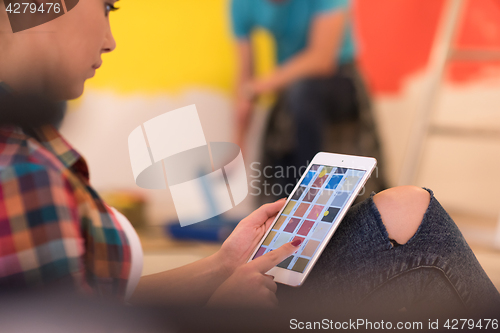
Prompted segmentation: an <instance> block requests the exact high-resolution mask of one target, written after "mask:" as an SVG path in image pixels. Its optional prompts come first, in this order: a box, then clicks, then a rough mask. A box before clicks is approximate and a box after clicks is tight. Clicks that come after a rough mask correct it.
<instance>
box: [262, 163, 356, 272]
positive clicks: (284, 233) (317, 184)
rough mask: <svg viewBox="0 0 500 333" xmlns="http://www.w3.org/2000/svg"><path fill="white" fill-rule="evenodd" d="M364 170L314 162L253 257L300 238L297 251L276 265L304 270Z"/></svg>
mask: <svg viewBox="0 0 500 333" xmlns="http://www.w3.org/2000/svg"><path fill="white" fill-rule="evenodd" d="M364 173H365V171H362V170H355V169H348V168H337V167H332V166H326V165H318V164H314V165H312V166H311V168H310V169H309V170H308V171H307V174H306V175H305V176H304V179H303V180H302V182H301V183H300V185H299V186H298V187H297V190H296V191H295V192H294V193H293V194H292V196H291V199H290V201H289V202H288V203H287V205H286V207H285V208H284V209H283V212H282V214H281V215H280V217H279V218H278V220H277V221H276V223H275V224H274V225H273V227H272V229H271V231H270V232H269V234H268V235H267V237H266V238H265V239H264V242H263V243H262V245H261V247H260V248H259V249H258V250H257V252H256V254H255V256H254V257H253V259H255V258H258V257H260V256H261V255H263V254H265V253H267V252H269V251H272V250H274V249H277V248H278V247H280V246H282V245H283V244H285V243H287V242H291V241H293V240H296V239H301V240H302V244H301V245H300V248H299V250H298V251H297V252H296V253H295V254H294V255H292V256H290V257H288V258H287V259H285V260H283V261H282V262H281V263H280V264H278V265H277V266H278V267H281V268H284V269H289V270H292V271H296V272H299V273H302V272H304V270H305V269H306V268H307V266H308V264H309V262H310V261H311V259H312V258H313V256H314V255H315V254H316V252H317V250H318V248H319V247H320V244H321V241H322V240H323V239H324V238H325V237H326V235H327V234H328V232H329V231H330V230H331V228H332V226H334V225H335V223H337V222H338V219H337V217H338V215H339V213H340V212H341V211H342V208H343V207H344V206H345V204H346V203H347V201H348V199H349V197H350V195H351V194H352V192H353V190H354V189H355V188H356V186H357V185H358V183H359V182H360V180H361V178H362V177H363V175H364Z"/></svg>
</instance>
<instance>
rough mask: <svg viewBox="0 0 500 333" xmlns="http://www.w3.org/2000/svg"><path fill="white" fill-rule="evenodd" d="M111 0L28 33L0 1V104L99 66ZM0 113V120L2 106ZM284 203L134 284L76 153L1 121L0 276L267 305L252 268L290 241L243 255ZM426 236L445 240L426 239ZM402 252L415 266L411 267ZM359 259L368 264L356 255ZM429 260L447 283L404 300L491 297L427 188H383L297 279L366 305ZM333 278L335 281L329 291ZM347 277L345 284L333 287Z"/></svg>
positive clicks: (80, 77)
mask: <svg viewBox="0 0 500 333" xmlns="http://www.w3.org/2000/svg"><path fill="white" fill-rule="evenodd" d="M34 2H35V3H37V4H38V2H37V1H34ZM114 4H115V1H110V0H85V1H80V3H79V4H78V6H77V7H76V8H74V9H73V10H72V11H70V12H68V13H67V14H65V15H64V16H61V17H59V18H57V19H56V20H53V21H50V22H48V23H46V24H44V25H41V26H37V27H35V28H32V29H31V33H16V34H13V33H11V32H10V31H11V30H10V27H9V21H8V18H7V15H6V13H5V7H4V6H3V5H0V32H1V36H2V39H0V59H1V61H0V79H1V81H2V82H3V83H2V84H1V85H0V91H1V92H0V96H3V97H2V100H3V101H5V100H11V99H13V98H14V99H15V98H16V97H17V99H18V100H19V99H21V101H24V99H23V98H26V97H24V96H28V95H29V96H38V97H40V96H41V97H40V98H41V99H42V100H43V101H44V103H48V104H50V103H51V102H60V101H63V100H68V99H72V98H76V97H78V96H80V95H81V94H82V92H83V86H84V82H85V81H86V80H87V79H88V78H90V77H92V76H93V75H94V74H95V71H96V70H97V69H98V68H99V67H100V66H101V63H102V61H101V55H102V54H103V53H106V52H111V51H113V49H114V48H115V46H116V45H115V41H114V39H113V36H112V34H111V30H110V26H109V20H108V15H109V13H110V12H111V11H113V10H115V9H116V8H115V7H114ZM36 15H43V14H36ZM6 96H7V97H6ZM2 103H3V102H2ZM14 104H15V103H14ZM14 104H13V103H11V104H10V105H11V106H12V105H14ZM48 104H47V105H48ZM5 105H6V104H0V106H2V107H3V108H4V107H5ZM25 105H26V104H25ZM36 105H41V104H39V103H37V104H36ZM41 110H45V109H43V108H42V109H41ZM1 111H2V112H1V114H8V113H9V112H10V111H12V109H2V110H1ZM47 114H49V112H47ZM4 119H5V118H4ZM10 122H12V121H10ZM283 204H284V200H279V201H277V202H274V203H272V204H267V205H264V206H262V207H261V208H259V209H258V210H256V211H255V212H253V213H252V214H251V215H249V216H248V217H247V218H245V219H244V220H242V221H241V222H240V223H239V225H238V226H237V228H236V229H235V230H234V232H233V233H232V234H231V236H230V237H229V238H228V239H227V240H226V241H225V242H224V244H223V245H222V246H221V248H220V250H219V251H218V252H217V253H216V254H214V255H212V256H210V257H207V258H204V259H202V260H199V261H197V262H195V263H192V264H190V265H187V266H184V267H181V268H177V269H174V270H171V271H166V272H162V273H158V274H154V275H150V276H145V277H142V278H140V281H139V282H138V285H137V287H136V284H137V280H139V275H140V269H137V267H140V265H141V263H140V262H141V260H142V258H141V257H140V255H141V253H142V252H141V250H140V243H139V242H138V239H137V235H136V234H135V232H134V231H133V229H132V228H131V226H130V224H129V223H128V221H126V219H124V217H123V216H122V215H120V214H119V213H118V212H117V211H116V210H114V209H112V208H110V207H108V206H107V205H106V204H105V203H104V202H103V201H102V200H101V198H100V197H99V195H98V193H96V191H95V190H94V189H93V188H92V186H91V184H90V182H89V171H88V169H87V165H86V162H85V159H84V158H83V157H82V156H81V155H80V154H79V153H78V152H77V151H76V150H74V149H73V148H72V147H71V146H70V145H69V144H68V143H67V142H66V141H65V140H64V138H63V137H62V136H61V135H60V134H59V133H58V131H57V130H56V128H55V127H54V126H52V125H50V124H48V125H47V124H44V125H39V124H38V125H36V126H35V125H34V124H29V123H27V122H26V121H24V123H22V124H21V125H19V124H12V123H11V124H9V125H5V124H4V125H2V126H1V127H0V284H1V285H2V286H3V287H5V286H13V285H15V286H21V287H24V286H41V287H45V286H51V285H56V286H59V285H66V286H70V287H72V288H74V289H76V290H78V291H79V292H84V293H90V294H97V295H102V296H112V297H117V298H120V299H128V300H129V301H130V302H132V303H133V302H142V301H146V302H171V303H173V304H190V305H206V304H208V305H211V306H228V305H232V304H236V305H242V304H243V305H258V306H274V305H276V303H277V298H276V290H277V285H276V283H275V282H274V281H273V278H272V277H270V276H267V275H265V272H267V271H268V270H269V269H270V268H271V267H273V266H275V265H276V264H278V263H280V262H281V261H282V260H284V259H285V258H287V257H288V256H289V255H290V254H292V253H293V252H295V251H296V250H297V249H298V247H299V246H300V245H301V244H300V242H293V243H287V244H285V245H283V246H282V247H281V248H279V249H277V250H275V251H273V252H270V253H268V254H265V255H263V256H261V257H259V258H258V259H256V260H254V261H252V262H250V263H246V261H247V259H248V258H249V256H250V254H251V252H252V250H253V249H254V248H255V246H256V245H257V243H258V241H259V240H260V238H261V237H262V236H263V235H264V233H265V231H266V230H267V228H268V227H269V226H270V223H271V222H272V221H273V218H274V216H275V215H276V214H277V212H278V211H279V210H280V209H281V207H282V206H283ZM436 235H438V236H439V237H441V238H442V239H445V240H446V241H447V242H449V243H450V247H448V246H445V245H443V244H441V243H439V242H438V243H436V238H435V236H436ZM407 242H408V245H406V243H407ZM398 244H401V245H399V246H396V245H398ZM452 247H453V249H452ZM353 249H354V251H352V250H353ZM429 249H430V251H431V252H428V251H429ZM346 251H347V252H346ZM450 251H455V253H453V252H450ZM414 253H418V256H419V257H420V258H421V259H422V260H421V261H418V262H417V261H415V262H413V261H411V258H412V256H413V254H414ZM339 255H340V256H339ZM365 256H366V258H371V260H372V262H370V261H368V262H366V261H364V259H363V258H365ZM361 259H363V260H361ZM438 259H439V260H438ZM333 262H335V265H336V266H335V269H332V263H333ZM459 262H462V263H464V264H465V266H466V268H467V269H465V270H464V269H463V265H462V266H460V265H459V264H458V263H459ZM367 263H369V264H367ZM138 265H139V266H138ZM429 266H430V267H434V270H433V272H434V271H435V272H439V273H441V272H444V274H445V275H444V276H441V275H439V274H438V275H436V276H433V277H434V278H435V279H436V281H440V282H443V281H445V282H446V281H449V280H451V282H452V286H459V287H460V288H456V289H455V288H451V289H446V290H445V292H446V294H445V295H444V296H443V292H441V293H439V292H438V293H434V290H433V291H432V292H431V293H428V292H427V290H425V288H424V289H422V290H420V289H418V290H412V291H411V292H410V293H411V296H418V297H420V296H425V297H430V296H434V297H435V299H432V298H429V301H430V302H431V301H433V300H434V301H436V299H437V300H442V299H446V297H445V296H450V295H451V296H453V297H458V299H460V301H461V303H460V304H459V305H460V306H463V307H466V308H474V307H478V306H479V300H480V299H481V300H484V295H485V294H489V296H488V298H487V299H488V300H491V301H492V302H493V301H494V300H497V298H498V293H496V294H495V292H496V290H495V288H494V287H493V285H492V284H491V282H490V281H489V280H488V277H487V276H486V274H485V273H484V271H483V270H482V269H481V266H480V265H479V263H478V262H477V260H475V257H474V255H473V254H472V251H471V250H470V248H469V247H468V246H467V244H466V243H465V241H464V240H463V237H462V236H461V234H460V232H459V231H458V229H457V228H456V226H455V225H454V223H453V221H451V219H449V217H448V216H447V214H446V212H444V210H443V209H442V208H441V206H439V204H438V203H437V201H436V199H435V198H434V197H433V196H432V193H431V192H430V191H426V190H423V189H420V188H416V187H401V188H394V189H389V190H386V191H383V192H381V193H379V194H376V195H374V196H373V195H372V197H370V198H369V199H367V200H366V201H364V202H362V203H361V204H359V205H357V206H355V207H353V208H352V209H351V210H350V212H349V213H348V215H347V216H346V220H345V221H344V222H343V223H342V225H341V227H340V228H339V229H338V231H337V233H336V234H335V236H334V238H333V239H332V241H331V242H330V244H329V246H328V248H327V249H326V251H325V253H324V254H323V255H322V257H321V261H320V262H319V263H318V265H317V266H316V267H315V269H314V271H313V273H312V276H311V278H310V283H309V282H308V283H306V285H305V286H304V287H306V286H310V289H311V290H318V289H317V288H320V289H319V290H322V291H323V292H325V291H328V292H329V293H332V294H338V297H339V298H338V299H337V300H340V299H342V297H343V298H345V296H347V298H346V299H350V301H349V302H350V303H356V302H358V301H362V300H363V299H368V300H373V299H374V298H373V297H374V296H375V295H377V291H379V290H382V289H384V287H385V286H388V285H389V286H390V285H391V284H392V283H394V282H398V283H403V285H404V281H403V282H401V280H398V279H396V281H395V277H396V276H401V275H404V276H407V277H411V278H412V279H415V280H416V281H423V277H422V275H420V274H421V272H420V270H419V269H418V268H419V267H429ZM366 269H368V271H369V275H366V274H365V273H366ZM350 272H352V273H353V274H355V275H356V276H357V278H355V275H353V274H351V273H350ZM337 273H338V274H337ZM405 274H406V275H405ZM426 276H428V274H427V275H426ZM450 276H451V278H450V279H448V277H450ZM334 280H335V281H336V282H337V283H336V284H335V285H330V282H329V281H334ZM308 281H309V280H308ZM347 282H349V283H347ZM446 283H448V282H446ZM348 285H350V286H351V287H353V288H355V289H354V290H353V289H345V288H346V287H347V286H348ZM338 286H341V287H342V290H341V291H342V293H339V291H340V290H339V288H338ZM280 289H281V288H280ZM349 290H353V292H352V293H349V292H348V291H349ZM387 295H392V293H391V292H390V291H389V292H387ZM405 295H406V294H405ZM408 295H410V294H408ZM130 296H131V297H130ZM438 296H441V297H438ZM129 297H130V298H129ZM284 297H285V296H284ZM375 299H376V298H375ZM448 299H449V298H448ZM404 301H405V302H406V300H404ZM402 302H403V300H402V301H399V302H397V305H401V304H403V303H402ZM410 303H411V302H410ZM410 303H404V304H406V306H410ZM488 303H491V302H488Z"/></svg>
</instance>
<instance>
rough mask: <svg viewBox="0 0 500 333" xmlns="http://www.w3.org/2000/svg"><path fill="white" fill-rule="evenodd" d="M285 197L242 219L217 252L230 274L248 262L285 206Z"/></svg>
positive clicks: (219, 259)
mask: <svg viewBox="0 0 500 333" xmlns="http://www.w3.org/2000/svg"><path fill="white" fill-rule="evenodd" d="M284 204H285V199H284V198H283V199H280V200H278V201H276V202H273V203H270V204H265V205H263V206H261V207H260V208H259V209H257V210H255V211H254V212H253V213H252V214H250V215H248V216H247V217H246V218H244V219H243V220H241V222H240V223H239V224H238V226H236V228H235V229H234V231H233V232H232V233H231V235H230V236H229V237H228V238H227V239H226V241H225V242H224V243H223V244H222V246H221V248H220V250H219V251H218V252H217V253H216V256H217V257H218V261H219V262H220V263H221V264H222V265H223V266H224V268H225V269H227V270H228V272H229V274H232V272H233V271H234V270H235V269H236V268H237V267H239V266H241V265H243V264H244V263H246V262H247V260H248V259H249V257H250V255H251V254H252V252H253V250H255V247H256V246H257V245H258V243H259V241H260V240H261V238H262V237H263V236H264V234H265V232H266V231H267V229H269V227H270V226H271V223H272V222H273V221H274V218H275V217H276V214H277V213H278V212H279V211H280V209H281V208H283V205H284Z"/></svg>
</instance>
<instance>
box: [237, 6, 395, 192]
mask: <svg viewBox="0 0 500 333" xmlns="http://www.w3.org/2000/svg"><path fill="white" fill-rule="evenodd" d="M350 3H351V1H350V0H232V1H231V17H232V25H233V32H234V35H235V37H236V39H237V49H238V56H239V63H240V65H239V70H238V79H237V83H238V84H237V94H236V105H235V106H236V113H237V120H238V121H237V125H238V131H237V134H238V135H239V139H238V140H239V141H240V143H241V146H242V147H243V146H244V145H243V141H244V140H245V136H246V129H247V127H248V124H249V119H250V117H251V114H252V110H253V108H254V104H255V101H256V99H257V98H258V96H260V95H261V94H265V93H275V94H276V95H277V101H276V103H275V104H274V105H273V106H272V107H271V111H270V115H269V121H268V124H267V127H266V130H265V133H264V140H263V156H262V164H263V165H265V166H269V165H271V166H274V167H275V168H276V170H280V169H281V170H287V173H286V174H284V173H281V174H280V173H279V172H272V173H273V174H275V175H277V176H275V177H273V178H270V179H266V181H267V182H268V183H270V186H269V187H270V188H273V189H274V188H275V187H276V188H277V189H280V191H278V190H273V192H274V193H269V194H266V196H261V197H260V198H259V199H261V201H262V202H268V201H269V199H270V198H273V197H280V196H282V195H289V194H290V193H289V191H290V189H291V188H293V185H295V183H296V182H297V180H298V178H300V172H298V170H301V167H303V168H305V166H307V164H309V163H308V162H309V161H311V160H312V158H313V157H314V155H315V154H316V153H317V152H319V151H332V152H337V153H343V154H352V155H361V156H373V157H375V158H376V159H377V161H378V169H379V170H381V172H377V177H373V178H374V179H372V181H371V182H370V184H368V185H367V187H366V190H368V191H365V194H364V195H363V196H362V198H366V197H368V196H369V194H370V192H371V190H375V191H380V190H382V189H385V188H386V184H385V179H384V176H383V173H384V172H383V171H384V163H383V159H382V155H381V150H380V145H379V140H378V134H377V130H376V126H375V122H374V119H373V115H372V112H371V107H370V100H369V97H368V93H367V91H366V88H365V86H364V83H363V80H362V78H361V76H360V74H359V73H358V70H357V66H356V55H357V50H356V43H355V39H354V34H353V31H352V30H353V27H352V26H353V24H352V18H351V16H352V15H351V10H350ZM257 28H261V29H266V30H267V31H268V32H269V33H270V34H271V35H272V36H273V38H274V40H275V42H276V43H275V44H276V58H277V63H278V64H277V66H276V68H275V69H274V70H273V71H272V72H271V73H269V74H268V75H266V76H264V77H257V76H256V74H255V72H254V68H253V62H254V59H253V54H255V53H256V52H255V45H253V44H252V43H251V39H250V37H251V34H252V32H253V31H254V30H255V29H257ZM291 166H293V169H292V170H295V172H289V171H288V170H289V168H290V167H291ZM279 176H280V177H279ZM275 184H276V185H280V186H273V185H275ZM267 192H269V191H267ZM276 193H281V194H278V195H276Z"/></svg>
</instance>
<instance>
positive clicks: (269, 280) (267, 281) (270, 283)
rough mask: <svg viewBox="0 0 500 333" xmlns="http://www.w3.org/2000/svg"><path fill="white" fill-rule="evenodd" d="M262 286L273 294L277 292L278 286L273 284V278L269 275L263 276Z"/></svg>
mask: <svg viewBox="0 0 500 333" xmlns="http://www.w3.org/2000/svg"><path fill="white" fill-rule="evenodd" d="M264 285H265V286H266V288H267V289H269V290H270V291H272V292H273V293H276V291H277V290H278V285H277V284H276V282H274V277H273V276H271V275H264Z"/></svg>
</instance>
